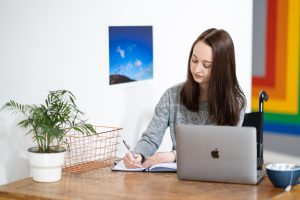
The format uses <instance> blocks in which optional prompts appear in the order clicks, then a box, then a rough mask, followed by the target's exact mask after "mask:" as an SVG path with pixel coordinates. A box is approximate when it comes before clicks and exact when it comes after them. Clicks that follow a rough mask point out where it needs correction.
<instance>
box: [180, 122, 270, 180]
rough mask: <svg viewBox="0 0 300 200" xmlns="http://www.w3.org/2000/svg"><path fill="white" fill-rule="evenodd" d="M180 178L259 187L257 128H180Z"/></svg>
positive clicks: (192, 126)
mask: <svg viewBox="0 0 300 200" xmlns="http://www.w3.org/2000/svg"><path fill="white" fill-rule="evenodd" d="M175 134H176V147H177V148H176V149H177V151H176V152H177V177H178V178H179V179H186V180H199V181H212V182H229V183H242V184H257V183H259V182H260V181H261V180H262V178H263V177H264V175H265V171H262V170H257V153H256V152H257V149H256V129H255V128H254V127H235V126H214V125H211V126H210V125H191V124H178V125H176V127H175Z"/></svg>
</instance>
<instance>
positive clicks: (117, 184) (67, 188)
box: [0, 167, 300, 200]
mask: <svg viewBox="0 0 300 200" xmlns="http://www.w3.org/2000/svg"><path fill="white" fill-rule="evenodd" d="M273 197H275V199H300V185H298V186H296V187H293V188H292V191H291V192H290V193H287V192H284V190H283V189H278V188H274V187H273V186H272V185H271V183H270V182H269V179H268V178H267V177H265V178H264V180H263V181H262V182H261V183H260V184H259V185H257V186H255V185H254V186H253V185H240V184H225V183H209V182H198V181H182V180H178V179H177V176H176V173H143V172H112V171H111V170H110V168H107V167H106V168H101V169H97V170H94V171H91V172H86V173H82V174H68V175H65V176H63V178H62V180H61V181H59V182H54V183H38V182H34V181H32V179H31V178H26V179H23V180H20V181H17V182H14V183H10V184H7V185H3V186H0V200H3V199H9V200H12V199H30V200H37V199H39V200H41V199H72V200H73V199H74V200H77V199H89V200H93V199H108V200H109V199H151V200H152V199H162V200H164V199H172V200H176V199H187V200H192V199H231V200H232V199H233V200H234V199H251V200H252V199H271V198H273Z"/></svg>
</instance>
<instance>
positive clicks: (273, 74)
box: [252, 0, 300, 136]
mask: <svg viewBox="0 0 300 200" xmlns="http://www.w3.org/2000/svg"><path fill="white" fill-rule="evenodd" d="M256 1H260V2H261V0H256ZM265 2H266V4H265V5H266V9H265V17H266V26H265V28H266V30H265V33H266V34H265V66H255V67H264V69H265V73H264V74H263V75H253V79H252V109H253V110H258V95H259V92H260V90H265V91H267V93H268V94H269V97H270V98H269V101H268V102H267V103H266V104H265V130H266V131H272V132H280V133H288V134H296V135H299V136H300V112H299V105H300V102H299V101H300V97H299V94H300V91H299V88H300V82H299V76H300V74H299V72H300V70H299V68H300V66H299V64H300V62H299V57H300V54H299V52H300V51H299V50H300V41H299V37H300V1H299V0H265ZM254 3H255V2H254ZM254 8H255V7H254ZM253 14H254V15H255V9H254V13H253ZM255 28H256V27H255V23H254V27H253V32H254V34H255V31H257V30H256V29H255ZM254 42H255V41H254ZM253 46H254V47H255V45H253ZM253 50H254V51H255V49H253ZM254 59H257V58H255V56H254V57H253V60H254ZM253 63H255V62H253Z"/></svg>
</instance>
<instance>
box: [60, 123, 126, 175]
mask: <svg viewBox="0 0 300 200" xmlns="http://www.w3.org/2000/svg"><path fill="white" fill-rule="evenodd" d="M95 128H96V133H95V134H91V135H83V134H81V133H78V132H69V133H68V134H67V135H66V136H65V138H64V141H65V144H64V145H65V146H64V147H65V148H66V149H67V153H66V157H65V163H64V166H63V173H64V174H67V173H82V172H86V171H90V170H94V169H97V168H100V167H105V166H109V165H112V163H113V162H114V160H115V158H116V152H117V145H118V138H119V137H120V136H121V130H122V128H117V127H106V126H95Z"/></svg>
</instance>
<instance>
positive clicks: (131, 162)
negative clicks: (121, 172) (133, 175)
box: [123, 152, 143, 168]
mask: <svg viewBox="0 0 300 200" xmlns="http://www.w3.org/2000/svg"><path fill="white" fill-rule="evenodd" d="M136 157H137V158H136V159H135V158H134V157H133V155H132V154H131V153H130V152H128V153H126V155H125V156H124V157H123V161H124V164H125V166H126V167H127V168H141V167H143V166H142V162H141V161H142V156H141V155H140V154H136Z"/></svg>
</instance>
